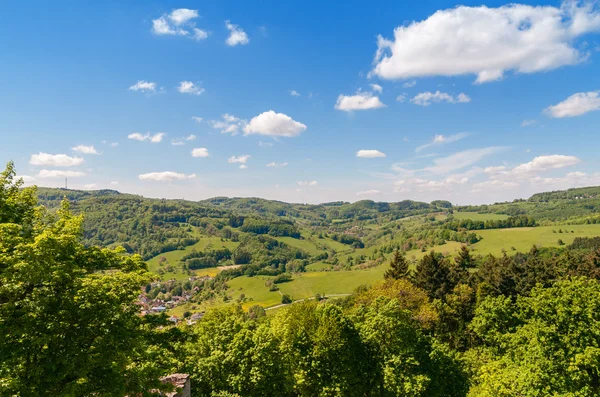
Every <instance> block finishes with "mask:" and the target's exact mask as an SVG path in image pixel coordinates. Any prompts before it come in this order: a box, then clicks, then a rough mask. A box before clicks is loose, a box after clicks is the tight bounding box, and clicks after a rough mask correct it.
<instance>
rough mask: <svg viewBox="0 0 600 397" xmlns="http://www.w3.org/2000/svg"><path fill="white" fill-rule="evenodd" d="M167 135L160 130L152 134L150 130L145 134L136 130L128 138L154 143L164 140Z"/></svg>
mask: <svg viewBox="0 0 600 397" xmlns="http://www.w3.org/2000/svg"><path fill="white" fill-rule="evenodd" d="M165 135H166V134H165V133H164V132H158V133H156V134H150V133H149V132H147V133H145V134H140V133H139V132H134V133H132V134H129V135H127V139H131V140H134V141H140V142H144V141H149V142H152V143H159V142H160V141H162V139H163V138H164V136H165Z"/></svg>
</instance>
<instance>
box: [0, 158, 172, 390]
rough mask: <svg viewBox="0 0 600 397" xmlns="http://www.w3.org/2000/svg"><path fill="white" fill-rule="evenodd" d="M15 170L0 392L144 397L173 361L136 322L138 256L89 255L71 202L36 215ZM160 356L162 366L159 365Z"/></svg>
mask: <svg viewBox="0 0 600 397" xmlns="http://www.w3.org/2000/svg"><path fill="white" fill-rule="evenodd" d="M13 177H14V169H13V168H12V164H9V165H8V167H7V170H6V171H5V172H4V173H3V174H2V177H1V178H0V195H1V197H0V334H1V335H2V338H0V357H2V360H1V362H0V395H17V396H59V395H60V396H81V395H125V394H130V395H132V394H137V393H144V392H146V391H147V390H149V389H150V388H152V387H158V386H159V385H160V382H159V381H158V377H159V375H161V373H164V372H162V371H163V370H164V368H163V369H161V368H160V367H161V365H162V364H168V363H169V360H170V359H169V358H168V357H167V356H164V353H163V352H162V348H161V347H160V346H158V345H154V344H153V343H152V342H151V340H152V336H151V335H152V333H153V330H152V329H153V328H152V327H150V326H149V325H148V324H146V323H145V321H144V319H143V318H142V317H140V316H139V315H138V313H139V308H138V306H137V304H136V300H137V296H138V295H139V293H140V290H141V288H142V287H143V286H144V285H146V284H147V283H148V282H149V281H150V277H149V273H148V272H147V271H146V268H145V264H144V263H143V262H142V261H141V258H140V257H139V256H126V255H123V254H122V252H121V251H114V250H108V249H99V248H95V247H92V248H88V247H85V246H84V245H83V244H82V243H81V242H80V239H81V233H82V218H81V217H78V216H73V215H71V213H70V212H69V206H68V203H67V202H66V201H64V202H63V204H62V206H61V208H60V209H59V210H58V212H57V214H56V216H49V215H48V214H46V213H44V211H41V210H39V211H35V208H34V206H35V199H34V190H33V189H24V190H20V189H19V188H20V183H19V182H15V181H14V179H13ZM159 356H164V359H163V360H162V361H161V360H157V358H158V357H159Z"/></svg>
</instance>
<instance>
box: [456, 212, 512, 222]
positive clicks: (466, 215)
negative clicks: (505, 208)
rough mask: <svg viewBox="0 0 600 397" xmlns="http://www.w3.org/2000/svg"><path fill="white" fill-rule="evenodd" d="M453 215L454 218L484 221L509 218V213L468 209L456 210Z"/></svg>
mask: <svg viewBox="0 0 600 397" xmlns="http://www.w3.org/2000/svg"><path fill="white" fill-rule="evenodd" d="M453 216H454V218H456V219H460V220H462V219H471V220H473V221H484V222H485V221H499V220H503V219H508V215H504V214H480V213H478V212H468V211H463V212H458V211H454V213H453Z"/></svg>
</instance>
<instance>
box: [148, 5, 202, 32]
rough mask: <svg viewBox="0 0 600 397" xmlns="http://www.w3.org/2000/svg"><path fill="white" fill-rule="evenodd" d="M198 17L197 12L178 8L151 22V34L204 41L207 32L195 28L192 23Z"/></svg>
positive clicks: (194, 23) (194, 24)
mask: <svg viewBox="0 0 600 397" xmlns="http://www.w3.org/2000/svg"><path fill="white" fill-rule="evenodd" d="M198 17H199V14H198V10H190V9H188V8H179V9H176V10H173V11H171V13H170V14H163V15H162V16H161V17H159V18H157V19H153V20H152V33H154V34H155V35H158V36H164V35H168V36H185V37H189V38H192V39H195V40H204V39H206V38H207V37H208V32H207V31H206V30H203V29H198V28H197V27H196V22H195V21H194V20H195V19H197V18H198Z"/></svg>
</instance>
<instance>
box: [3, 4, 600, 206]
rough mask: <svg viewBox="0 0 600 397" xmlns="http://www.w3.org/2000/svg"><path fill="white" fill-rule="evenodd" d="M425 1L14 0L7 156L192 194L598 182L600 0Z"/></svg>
mask: <svg viewBox="0 0 600 397" xmlns="http://www.w3.org/2000/svg"><path fill="white" fill-rule="evenodd" d="M88 3H89V4H88ZM422 3H423V2H410V3H409V2H397V1H394V2H392V1H389V2H364V1H361V2H359V1H352V2H346V3H345V4H344V6H343V7H342V6H339V5H337V4H334V2H320V1H289V2H281V1H263V2H244V1H238V2H234V1H213V2H200V1H185V2H146V1H136V2H132V1H130V2H125V1H120V2H116V1H107V2H102V3H96V4H91V3H90V2H78V1H72V2H62V1H59V2H52V4H50V3H48V2H41V1H40V2H35V1H32V2H16V1H13V2H7V3H4V4H3V12H2V13H1V14H0V53H1V54H2V57H1V59H2V60H1V62H0V109H2V117H0V136H1V137H2V144H1V145H0V160H1V161H2V162H6V161H8V160H14V161H15V162H16V165H17V169H18V173H19V174H20V175H21V176H23V177H24V179H25V180H26V181H27V183H29V184H37V185H39V186H62V185H63V184H64V177H65V176H68V179H69V187H70V188H81V189H97V188H112V189H117V190H119V191H123V192H131V193H138V194H143V195H146V196H150V197H167V198H186V199H202V198H208V197H213V196H221V195H225V196H258V197H265V198H270V199H279V200H285V201H292V202H311V203H318V202H326V201H333V200H346V201H356V200H359V199H366V198H368V199H373V200H377V201H398V200H403V199H407V198H409V199H418V200H426V201H430V200H434V199H448V200H451V201H452V202H454V203H459V204H466V203H482V202H494V201H500V200H510V199H513V198H518V197H527V196H529V195H530V194H531V193H534V192H539V191H547V190H553V189H562V188H567V187H574V186H585V185H600V163H599V162H598V159H597V158H598V156H597V154H596V153H597V150H598V125H600V112H598V111H597V110H600V96H599V92H598V90H600V82H599V76H600V73H599V72H600V69H599V67H598V65H600V52H599V51H600V35H599V34H598V33H599V32H600V9H599V6H598V4H597V3H594V2H578V3H575V2H569V1H567V2H563V3H560V2H543V3H542V2H531V3H530V2H527V3H525V2H523V3H518V4H515V5H512V6H508V5H506V3H502V2H497V1H494V2H487V3H486V4H485V6H486V7H482V4H481V3H479V2H471V1H469V2H462V3H453V2H447V1H430V2H427V4H422ZM200 118H201V119H202V120H201V121H200ZM186 138H187V139H186ZM194 149H197V150H196V151H194V152H193V150H194ZM192 153H194V154H195V155H196V156H193V155H192ZM269 165H270V166H269Z"/></svg>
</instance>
